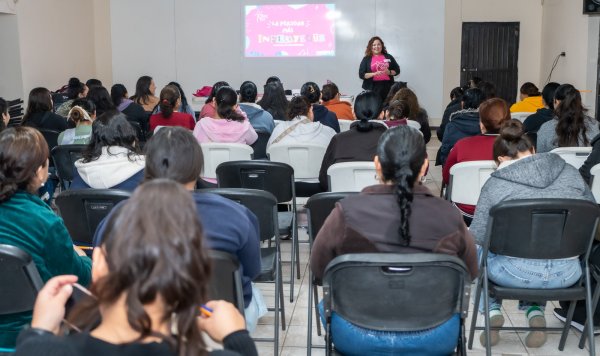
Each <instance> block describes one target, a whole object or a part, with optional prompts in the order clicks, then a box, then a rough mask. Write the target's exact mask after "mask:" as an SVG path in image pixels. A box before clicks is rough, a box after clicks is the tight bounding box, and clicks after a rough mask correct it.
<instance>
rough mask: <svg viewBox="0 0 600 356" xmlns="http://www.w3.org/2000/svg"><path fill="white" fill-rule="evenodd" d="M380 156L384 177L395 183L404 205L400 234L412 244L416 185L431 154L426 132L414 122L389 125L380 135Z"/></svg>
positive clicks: (397, 198)
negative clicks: (424, 163) (420, 129)
mask: <svg viewBox="0 0 600 356" xmlns="http://www.w3.org/2000/svg"><path fill="white" fill-rule="evenodd" d="M377 157H379V162H380V164H381V173H382V175H383V179H384V180H385V181H387V182H393V183H394V193H395V194H396V200H397V202H398V206H399V207H400V227H399V228H398V235H399V237H400V240H401V242H402V246H409V245H410V226H409V218H410V214H411V203H412V201H413V187H414V185H415V182H416V180H417V177H418V176H419V171H420V170H421V167H422V166H423V162H424V161H425V159H426V158H427V151H426V150H425V141H424V140H423V135H421V134H420V133H419V131H418V130H416V129H414V128H412V127H410V126H403V125H401V126H397V127H394V128H392V129H389V130H387V131H385V132H384V133H383V134H382V135H381V137H380V138H379V143H378V145H377Z"/></svg>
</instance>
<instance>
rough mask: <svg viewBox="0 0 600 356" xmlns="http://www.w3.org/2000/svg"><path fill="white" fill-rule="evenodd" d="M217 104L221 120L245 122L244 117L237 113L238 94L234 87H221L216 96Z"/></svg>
mask: <svg viewBox="0 0 600 356" xmlns="http://www.w3.org/2000/svg"><path fill="white" fill-rule="evenodd" d="M215 99H216V103H217V114H219V117H220V118H221V119H227V120H233V121H240V122H241V121H244V116H242V115H241V114H239V113H238V112H237V111H235V109H234V107H235V104H237V93H236V92H235V90H233V88H232V87H221V89H219V91H218V92H217V95H216V96H215Z"/></svg>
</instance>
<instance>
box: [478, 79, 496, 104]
mask: <svg viewBox="0 0 600 356" xmlns="http://www.w3.org/2000/svg"><path fill="white" fill-rule="evenodd" d="M477 88H479V90H481V92H482V93H483V100H488V99H491V98H495V97H496V86H495V85H494V83H492V82H488V81H486V80H482V81H481V82H479V84H477Z"/></svg>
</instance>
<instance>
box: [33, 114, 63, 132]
mask: <svg viewBox="0 0 600 356" xmlns="http://www.w3.org/2000/svg"><path fill="white" fill-rule="evenodd" d="M23 126H31V127H35V128H36V129H47V130H54V131H58V132H62V131H65V130H66V129H67V128H68V127H67V119H65V118H64V117H62V116H60V115H58V114H55V113H53V112H50V111H46V112H36V113H35V114H32V115H31V116H30V117H29V118H28V119H27V120H26V121H23Z"/></svg>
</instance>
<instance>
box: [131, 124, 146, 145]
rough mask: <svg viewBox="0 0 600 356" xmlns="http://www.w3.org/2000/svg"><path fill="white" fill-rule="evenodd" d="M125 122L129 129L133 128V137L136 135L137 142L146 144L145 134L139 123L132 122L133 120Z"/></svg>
mask: <svg viewBox="0 0 600 356" xmlns="http://www.w3.org/2000/svg"><path fill="white" fill-rule="evenodd" d="M127 122H129V124H130V125H131V127H133V129H134V130H135V135H136V137H137V139H138V141H139V142H146V132H145V131H144V129H143V128H142V125H140V123H139V122H137V121H134V120H129V119H127Z"/></svg>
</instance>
